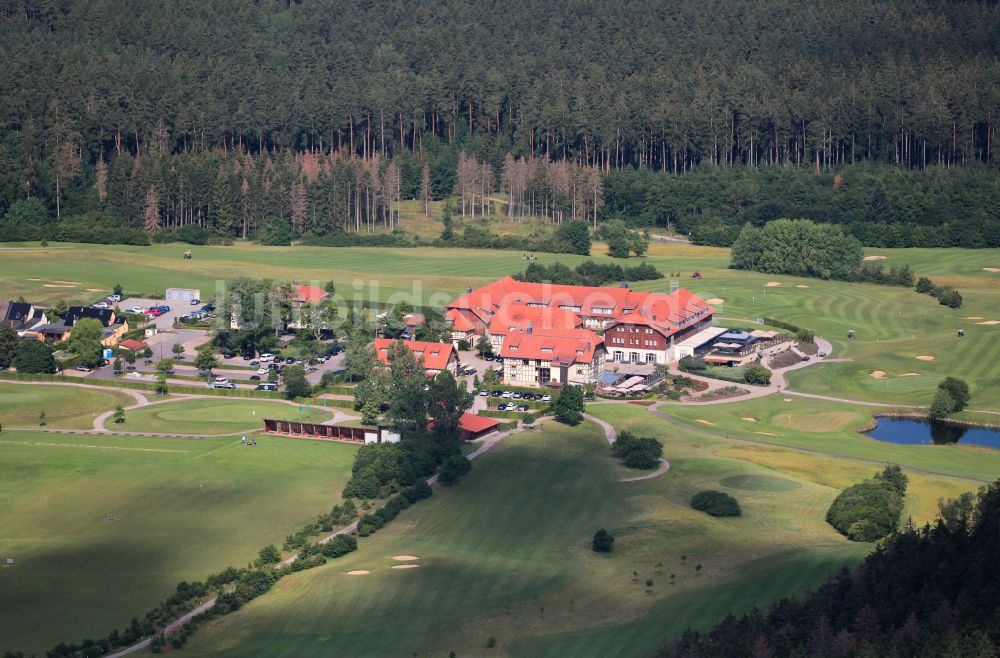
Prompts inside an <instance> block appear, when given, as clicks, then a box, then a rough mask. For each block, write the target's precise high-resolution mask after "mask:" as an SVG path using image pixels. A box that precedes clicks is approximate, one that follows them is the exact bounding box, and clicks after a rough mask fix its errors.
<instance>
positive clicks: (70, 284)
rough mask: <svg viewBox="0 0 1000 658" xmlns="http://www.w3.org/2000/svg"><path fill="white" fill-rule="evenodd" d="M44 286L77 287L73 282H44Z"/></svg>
mask: <svg viewBox="0 0 1000 658" xmlns="http://www.w3.org/2000/svg"><path fill="white" fill-rule="evenodd" d="M42 287H43V288H76V285H75V284H72V283H58V284H56V283H43V284H42Z"/></svg>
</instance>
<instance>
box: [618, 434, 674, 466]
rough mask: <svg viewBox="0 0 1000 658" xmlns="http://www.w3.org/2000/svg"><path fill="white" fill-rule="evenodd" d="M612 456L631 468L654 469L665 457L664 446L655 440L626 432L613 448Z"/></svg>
mask: <svg viewBox="0 0 1000 658" xmlns="http://www.w3.org/2000/svg"><path fill="white" fill-rule="evenodd" d="M611 454H612V455H614V456H615V457H618V458H619V459H621V460H622V464H624V465H625V466H627V467H629V468H643V469H646V468H653V467H655V466H656V464H657V463H658V462H659V460H660V457H662V456H663V444H662V443H660V442H659V441H657V440H656V439H654V438H651V437H647V436H636V435H634V434H632V433H631V432H629V431H628V430H625V431H623V432H621V433H620V434H619V435H618V438H617V439H616V440H615V442H614V444H613V445H612V446H611Z"/></svg>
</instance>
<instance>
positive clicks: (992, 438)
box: [865, 418, 1000, 450]
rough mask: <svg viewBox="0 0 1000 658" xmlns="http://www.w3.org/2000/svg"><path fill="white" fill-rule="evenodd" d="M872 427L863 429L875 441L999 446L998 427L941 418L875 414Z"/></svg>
mask: <svg viewBox="0 0 1000 658" xmlns="http://www.w3.org/2000/svg"><path fill="white" fill-rule="evenodd" d="M876 421H878V425H877V426H876V427H875V429H873V430H871V431H868V432H865V436H870V437H871V438H873V439H875V440H876V441H886V442H888V443H900V444H904V445H951V444H953V443H961V444H962V445H974V446H984V447H987V448H994V449H996V450H1000V430H997V429H993V428H989V427H965V426H963V425H956V424H954V423H947V422H941V421H931V420H919V419H914V418H876Z"/></svg>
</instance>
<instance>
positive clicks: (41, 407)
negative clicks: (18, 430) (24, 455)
mask: <svg viewBox="0 0 1000 658" xmlns="http://www.w3.org/2000/svg"><path fill="white" fill-rule="evenodd" d="M134 402H135V400H134V399H133V398H132V396H130V395H126V394H124V393H119V392H117V391H113V390H108V391H96V390H93V389H88V388H75V387H69V386H41V385H38V386H32V385H29V384H3V383H0V425H3V426H4V427H37V426H38V414H39V412H41V411H44V412H45V421H46V426H47V427H53V428H62V429H83V430H89V429H91V428H92V427H93V426H94V419H95V418H96V417H97V416H99V415H101V413H103V412H105V411H108V410H109V409H114V408H115V407H116V406H117V405H122V406H123V407H125V406H128V405H130V404H133V403H134Z"/></svg>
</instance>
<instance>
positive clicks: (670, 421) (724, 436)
mask: <svg viewBox="0 0 1000 658" xmlns="http://www.w3.org/2000/svg"><path fill="white" fill-rule="evenodd" d="M664 404H666V403H664V402H657V403H656V404H654V405H652V406H650V407H648V409H649V411H650V413H652V414H653V415H654V416H656V417H657V418H659V419H660V420H662V421H665V422H666V423H668V424H670V425H673V426H674V427H679V428H681V429H684V430H689V431H691V432H697V433H699V434H705V435H706V436H712V437H715V438H717V439H726V440H729V441H739V442H740V443H753V444H756V445H765V446H772V447H775V448H783V449H785V450H795V451H798V452H808V453H810V454H813V455H820V456H822V457H832V458H834V459H844V460H847V461H853V462H860V463H863V464H875V465H877V466H884V465H885V460H884V459H868V458H867V457H853V456H850V455H843V454H840V453H836V452H829V451H826V450H817V449H816V448H804V447H801V446H795V445H789V444H787V443H779V442H777V441H763V440H760V439H750V438H746V437H741V436H736V435H733V434H724V433H722V432H714V431H712V430H710V429H705V428H702V427H695V426H693V425H688V424H687V423H682V422H680V421H678V420H675V419H673V418H671V417H670V416H668V415H667V414H665V413H663V412H662V411H660V407H661V406H663V405H664ZM899 465H900V466H902V467H903V468H907V469H909V470H911V471H915V472H917V473H923V474H925V475H935V476H938V477H946V478H954V479H956V480H967V481H972V482H981V483H983V484H990V483H991V482H993V480H986V479H982V478H977V477H972V476H967V475H955V474H954V473H946V472H944V471H935V470H932V469H929V468H923V467H920V466H913V465H911V464H905V463H902V462H900V463H899Z"/></svg>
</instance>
